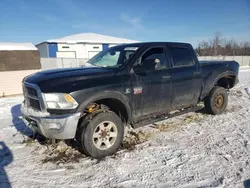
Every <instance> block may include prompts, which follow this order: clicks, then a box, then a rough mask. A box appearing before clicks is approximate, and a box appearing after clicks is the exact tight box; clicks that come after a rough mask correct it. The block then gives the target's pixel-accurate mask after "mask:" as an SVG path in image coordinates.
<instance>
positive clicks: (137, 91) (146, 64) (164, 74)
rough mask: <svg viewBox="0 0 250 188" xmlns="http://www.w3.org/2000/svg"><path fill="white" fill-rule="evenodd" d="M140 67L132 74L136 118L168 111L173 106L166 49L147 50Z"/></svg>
mask: <svg viewBox="0 0 250 188" xmlns="http://www.w3.org/2000/svg"><path fill="white" fill-rule="evenodd" d="M138 62H140V63H139V65H138V64H135V65H134V68H133V70H134V71H133V73H132V75H131V76H132V87H133V97H132V101H133V104H132V106H133V109H134V110H133V111H134V117H135V118H138V117H140V116H142V115H148V114H153V113H158V112H159V113H160V112H162V111H168V110H169V109H170V106H171V99H172V98H171V97H172V85H171V74H170V73H169V72H168V70H167V68H168V67H169V63H170V61H169V58H168V56H167V55H166V47H165V46H164V45H160V46H157V47H151V48H148V49H147V50H145V52H144V53H143V54H142V55H141V57H140V60H139V61H138Z"/></svg>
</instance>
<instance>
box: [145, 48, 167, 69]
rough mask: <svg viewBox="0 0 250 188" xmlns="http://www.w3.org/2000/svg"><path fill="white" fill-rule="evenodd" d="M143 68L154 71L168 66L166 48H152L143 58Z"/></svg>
mask: <svg viewBox="0 0 250 188" xmlns="http://www.w3.org/2000/svg"><path fill="white" fill-rule="evenodd" d="M141 66H142V67H143V69H145V70H148V71H152V70H160V69H164V68H166V56H165V53H164V48H151V49H150V50H148V51H147V52H146V53H145V54H144V55H143V56H142V58H141Z"/></svg>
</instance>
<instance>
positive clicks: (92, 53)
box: [88, 51, 99, 58]
mask: <svg viewBox="0 0 250 188" xmlns="http://www.w3.org/2000/svg"><path fill="white" fill-rule="evenodd" d="M98 53H99V52H98V51H89V54H88V55H89V58H91V57H93V56H95V55H96V54H98Z"/></svg>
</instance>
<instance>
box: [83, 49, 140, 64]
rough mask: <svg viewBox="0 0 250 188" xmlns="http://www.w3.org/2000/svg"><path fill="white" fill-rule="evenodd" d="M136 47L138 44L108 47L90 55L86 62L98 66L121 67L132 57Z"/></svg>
mask: <svg viewBox="0 0 250 188" xmlns="http://www.w3.org/2000/svg"><path fill="white" fill-rule="evenodd" d="M137 49H138V46H133V47H128V46H116V47H112V48H108V49H107V50H104V51H102V52H100V53H98V54H97V55H95V56H94V57H92V58H91V59H90V60H89V61H88V62H87V63H89V64H91V65H93V66H98V67H114V68H117V67H121V66H122V65H124V64H125V63H126V62H127V61H128V60H129V59H130V58H131V57H132V55H133V54H134V53H135V52H136V50H137Z"/></svg>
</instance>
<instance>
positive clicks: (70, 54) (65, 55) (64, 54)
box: [56, 52, 76, 58]
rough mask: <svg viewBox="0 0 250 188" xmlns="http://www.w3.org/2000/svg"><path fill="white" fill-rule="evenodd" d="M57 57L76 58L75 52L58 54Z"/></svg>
mask: <svg viewBox="0 0 250 188" xmlns="http://www.w3.org/2000/svg"><path fill="white" fill-rule="evenodd" d="M56 57H59V58H76V53H75V52H56Z"/></svg>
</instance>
